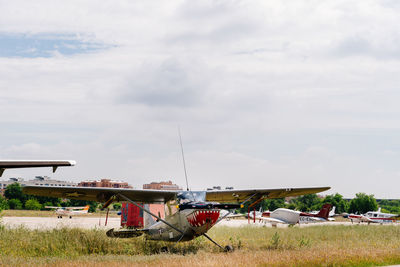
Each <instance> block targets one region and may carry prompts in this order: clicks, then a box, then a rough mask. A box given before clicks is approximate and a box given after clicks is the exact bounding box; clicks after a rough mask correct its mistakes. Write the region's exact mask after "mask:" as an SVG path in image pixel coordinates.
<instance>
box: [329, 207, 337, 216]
mask: <svg viewBox="0 0 400 267" xmlns="http://www.w3.org/2000/svg"><path fill="white" fill-rule="evenodd" d="M335 212H336V207H335V206H333V207H332V209H331V211H330V212H329V217H331V216H335Z"/></svg>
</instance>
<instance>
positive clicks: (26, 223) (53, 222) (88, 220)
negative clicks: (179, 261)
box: [1, 216, 352, 229]
mask: <svg viewBox="0 0 400 267" xmlns="http://www.w3.org/2000/svg"><path fill="white" fill-rule="evenodd" d="M1 222H2V224H3V225H5V226H6V227H10V228H15V227H21V226H23V227H26V228H29V229H54V228H64V227H69V228H84V229H96V228H97V229H109V228H118V227H120V223H121V219H120V218H119V217H109V218H108V220H107V225H105V216H102V217H94V216H87V217H85V216H79V217H73V218H72V219H69V218H62V219H58V218H57V217H2V218H1ZM322 225H352V224H351V222H323V223H307V224H300V225H296V226H295V227H310V226H322ZM221 226H228V227H244V226H250V227H272V225H271V224H268V223H267V224H264V223H259V222H257V221H256V223H253V221H250V223H248V221H247V220H237V219H235V220H229V221H228V220H222V221H221V222H219V223H218V224H216V225H215V227H221ZM277 227H279V228H286V227H288V226H287V225H284V224H278V226H277Z"/></svg>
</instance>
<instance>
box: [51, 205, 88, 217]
mask: <svg viewBox="0 0 400 267" xmlns="http://www.w3.org/2000/svg"><path fill="white" fill-rule="evenodd" d="M89 207H90V206H89V205H86V206H84V207H54V206H45V208H46V209H55V212H56V214H57V218H59V219H62V216H69V218H70V219H72V216H73V215H81V214H87V213H88V211H89Z"/></svg>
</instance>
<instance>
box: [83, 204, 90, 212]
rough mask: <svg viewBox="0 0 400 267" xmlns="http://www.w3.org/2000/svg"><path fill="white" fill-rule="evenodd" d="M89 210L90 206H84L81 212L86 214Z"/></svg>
mask: <svg viewBox="0 0 400 267" xmlns="http://www.w3.org/2000/svg"><path fill="white" fill-rule="evenodd" d="M89 208H90V206H89V205H86V206H85V207H84V208H83V212H85V213H87V212H88V211H89Z"/></svg>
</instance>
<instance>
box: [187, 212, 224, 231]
mask: <svg viewBox="0 0 400 267" xmlns="http://www.w3.org/2000/svg"><path fill="white" fill-rule="evenodd" d="M186 218H187V220H188V222H189V224H190V225H191V226H193V227H202V226H206V230H208V229H210V228H211V226H213V225H214V224H215V223H216V222H217V220H218V218H219V210H195V211H194V212H192V213H191V214H190V215H188V216H187V217H186Z"/></svg>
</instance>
